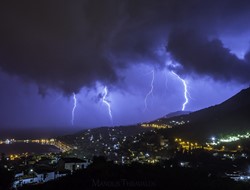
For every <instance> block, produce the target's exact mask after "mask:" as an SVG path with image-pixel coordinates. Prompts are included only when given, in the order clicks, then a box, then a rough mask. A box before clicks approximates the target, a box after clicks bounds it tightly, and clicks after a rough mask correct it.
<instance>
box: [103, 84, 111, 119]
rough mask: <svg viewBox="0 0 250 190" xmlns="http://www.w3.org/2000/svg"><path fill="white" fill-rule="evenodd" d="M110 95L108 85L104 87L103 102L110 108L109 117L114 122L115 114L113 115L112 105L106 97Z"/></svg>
mask: <svg viewBox="0 0 250 190" xmlns="http://www.w3.org/2000/svg"><path fill="white" fill-rule="evenodd" d="M107 95H108V88H107V86H105V87H104V89H103V97H102V102H103V103H104V104H105V105H106V106H107V108H108V112H109V118H110V120H111V122H113V116H112V111H111V105H110V103H109V102H108V100H107V99H106V98H107Z"/></svg>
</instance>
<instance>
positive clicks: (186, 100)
mask: <svg viewBox="0 0 250 190" xmlns="http://www.w3.org/2000/svg"><path fill="white" fill-rule="evenodd" d="M171 72H172V73H173V74H174V75H175V76H176V77H177V78H178V79H179V80H181V82H182V84H183V86H184V98H185V102H184V103H183V104H182V111H184V110H185V108H186V105H187V103H188V96H187V94H188V90H187V84H186V81H185V80H184V79H182V78H181V77H180V76H179V75H177V74H176V73H175V72H174V71H171Z"/></svg>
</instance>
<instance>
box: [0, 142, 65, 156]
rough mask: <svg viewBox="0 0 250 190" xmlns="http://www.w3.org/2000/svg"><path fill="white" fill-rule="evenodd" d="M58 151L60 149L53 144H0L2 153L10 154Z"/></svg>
mask: <svg viewBox="0 0 250 190" xmlns="http://www.w3.org/2000/svg"><path fill="white" fill-rule="evenodd" d="M25 152H28V153H34V154H44V153H50V152H53V153H58V152H60V149H58V148H57V147H55V146H52V145H42V144H38V143H13V144H0V153H5V154H6V155H10V154H21V153H25Z"/></svg>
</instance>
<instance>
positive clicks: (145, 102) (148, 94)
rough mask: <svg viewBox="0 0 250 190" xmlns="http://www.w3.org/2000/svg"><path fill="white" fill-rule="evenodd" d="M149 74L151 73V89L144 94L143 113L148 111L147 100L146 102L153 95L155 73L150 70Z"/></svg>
mask: <svg viewBox="0 0 250 190" xmlns="http://www.w3.org/2000/svg"><path fill="white" fill-rule="evenodd" d="M151 73H152V80H151V83H150V86H151V88H150V90H149V91H148V93H147V94H146V96H145V99H144V105H145V107H144V111H146V110H147V109H148V104H147V100H148V97H149V96H150V95H151V94H152V93H153V90H154V80H155V71H154V70H152V71H151Z"/></svg>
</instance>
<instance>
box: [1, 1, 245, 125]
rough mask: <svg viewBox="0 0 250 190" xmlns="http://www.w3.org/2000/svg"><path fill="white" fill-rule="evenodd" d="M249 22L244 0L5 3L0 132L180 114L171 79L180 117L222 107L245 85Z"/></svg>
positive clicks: (122, 122) (122, 123)
mask: <svg viewBox="0 0 250 190" xmlns="http://www.w3.org/2000/svg"><path fill="white" fill-rule="evenodd" d="M249 17H250V2H249V1H247V0H241V1H237V0H221V1H217V0H211V1H198V0H190V1H186V0H183V1H181V0H179V1H178V0H119V1H118V0H75V1H63V2H62V1H59V0H53V1H51V0H41V1H33V0H29V1H28V0H25V1H1V2H0V23H1V30H0V89H1V93H0V113H1V114H0V126H1V128H8V127H9V128H13V127H15V128H22V127H33V128H40V127H44V128H48V127H55V128H57V129H58V128H64V129H65V128H74V129H81V128H89V127H98V126H115V125H128V124H134V123H138V122H142V121H150V120H153V119H156V118H159V117H161V116H164V115H166V114H167V113H169V112H174V111H178V110H181V109H182V105H183V103H184V102H185V97H184V86H183V83H182V81H181V80H180V79H179V78H178V77H177V76H176V75H175V74H173V73H172V71H173V72H175V73H176V74H178V75H179V76H180V77H181V78H182V79H184V80H185V81H186V84H187V89H188V91H189V92H188V94H187V96H188V99H189V102H188V103H187V104H186V107H185V110H186V111H195V110H199V109H202V108H205V107H208V106H212V105H215V104H218V103H221V102H222V101H224V100H226V99H227V98H229V97H231V96H232V95H234V94H236V93H237V92H239V91H240V90H241V89H242V88H247V87H249V84H250V81H249V79H250V74H249V73H250V53H249V42H250V20H249ZM153 79H154V80H153ZM152 80H153V81H152ZM105 87H106V89H107V95H106V94H105V92H104V89H105ZM152 87H153V88H152ZM150 92H152V93H150ZM73 94H75V96H76V99H77V102H76V103H77V106H76V107H75V109H74V118H73V120H72V110H73V108H74V98H73ZM145 98H146V100H145ZM104 99H105V102H104V101H103V100H104ZM107 103H109V104H110V108H111V110H110V111H111V114H112V119H111V118H110V113H109V110H108V108H109V107H108V106H107Z"/></svg>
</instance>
